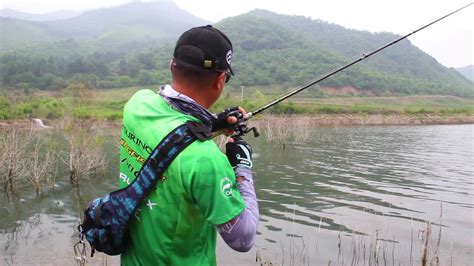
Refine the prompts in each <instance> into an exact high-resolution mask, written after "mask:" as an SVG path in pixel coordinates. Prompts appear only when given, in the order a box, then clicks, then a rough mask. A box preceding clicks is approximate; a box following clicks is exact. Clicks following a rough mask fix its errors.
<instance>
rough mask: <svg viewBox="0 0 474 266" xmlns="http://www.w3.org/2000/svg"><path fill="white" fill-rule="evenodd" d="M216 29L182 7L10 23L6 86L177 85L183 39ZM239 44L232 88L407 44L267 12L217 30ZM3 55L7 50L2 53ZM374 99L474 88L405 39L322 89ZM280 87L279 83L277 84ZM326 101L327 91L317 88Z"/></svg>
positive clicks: (311, 74) (3, 22)
mask: <svg viewBox="0 0 474 266" xmlns="http://www.w3.org/2000/svg"><path fill="white" fill-rule="evenodd" d="M203 24H208V22H207V21H205V20H202V19H200V18H198V17H195V16H193V15H192V14H190V13H188V12H186V11H184V10H182V9H180V8H179V7H178V6H177V5H176V4H174V3H173V2H135V3H128V4H125V5H122V6H118V7H112V8H104V9H98V10H92V11H89V12H85V13H83V14H80V15H78V16H76V17H74V18H69V19H64V20H59V21H44V22H32V21H25V20H18V19H11V18H2V19H0V28H1V30H2V37H3V39H2V42H1V47H0V82H1V83H0V86H2V87H8V88H14V89H15V88H38V89H60V88H63V87H64V86H65V85H67V84H69V83H73V82H82V83H87V84H89V85H90V86H92V87H96V88H114V87H125V86H132V85H153V84H158V83H164V82H166V81H168V78H169V71H168V63H169V60H170V57H171V56H172V49H173V45H174V43H175V41H176V39H177V38H178V36H179V35H180V34H181V33H182V32H183V31H185V30H187V29H189V28H190V27H193V26H197V25H203ZM215 25H216V27H218V28H220V29H222V30H223V31H224V32H226V33H227V35H228V36H229V37H230V39H231V40H232V41H233V44H234V55H233V63H234V64H233V69H234V71H235V72H236V76H235V77H233V78H232V81H231V83H230V85H232V86H237V87H239V86H259V87H265V86H266V87H270V86H269V85H277V86H279V87H282V88H291V87H294V86H299V85H302V84H304V83H306V82H307V81H310V80H313V79H315V78H317V77H319V76H321V75H323V74H325V73H327V72H328V71H331V70H334V69H336V68H338V67H341V66H343V65H345V64H347V63H349V62H352V61H354V60H356V59H358V58H360V57H361V56H362V54H363V53H367V52H370V51H372V50H374V49H376V48H379V47H381V46H382V45H385V44H387V43H389V42H391V41H393V40H395V39H397V38H399V37H400V36H399V35H395V34H392V33H388V32H381V33H370V32H366V31H357V30H351V29H346V28H344V27H342V26H339V25H336V24H331V23H329V22H325V21H321V20H313V19H309V18H305V17H301V16H287V15H280V14H276V13H273V12H269V11H266V10H253V11H251V12H248V13H246V14H242V15H239V16H235V17H230V18H226V19H223V20H222V21H220V22H219V23H216V24H215ZM2 50H3V52H2ZM318 85H319V86H320V87H331V88H343V87H352V88H354V89H356V90H358V91H361V92H363V94H367V95H392V94H403V95H410V94H443V95H456V96H466V97H474V92H473V90H472V82H471V81H469V80H468V79H466V78H465V77H464V76H462V75H461V74H460V73H458V72H457V71H456V70H454V69H450V68H446V67H444V66H442V65H441V64H439V63H438V62H437V61H436V60H435V59H434V58H433V57H431V56H429V55H428V54H426V53H424V52H423V51H421V50H420V49H418V48H417V47H416V46H414V45H413V44H411V43H410V41H408V40H403V41H401V42H399V43H397V44H395V45H393V46H391V47H389V48H387V49H386V50H384V51H382V52H380V53H377V54H375V55H373V56H371V57H370V58H367V59H366V60H364V61H362V62H360V63H358V64H356V65H353V66H352V67H350V68H348V69H346V70H344V71H341V72H340V73H338V74H336V75H334V76H333V77H331V78H328V79H326V80H324V81H322V82H320V83H318ZM273 87H274V86H273ZM305 93H308V95H309V94H311V93H312V94H311V95H309V96H318V95H319V96H322V94H321V91H320V90H317V89H315V90H307V91H306V92H305Z"/></svg>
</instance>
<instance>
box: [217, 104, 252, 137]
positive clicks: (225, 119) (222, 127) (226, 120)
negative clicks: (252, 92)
mask: <svg viewBox="0 0 474 266" xmlns="http://www.w3.org/2000/svg"><path fill="white" fill-rule="evenodd" d="M246 114H247V112H246V111H245V109H244V108H242V107H240V106H238V107H237V106H236V107H232V108H227V109H225V110H224V111H222V112H220V113H218V114H217V119H216V120H215V121H214V123H213V124H212V132H218V131H222V132H223V133H224V134H225V135H226V136H230V135H232V134H234V132H235V124H236V123H237V122H238V121H239V120H240V119H244V117H245V115H246ZM219 133H220V132H219ZM217 135H219V134H217Z"/></svg>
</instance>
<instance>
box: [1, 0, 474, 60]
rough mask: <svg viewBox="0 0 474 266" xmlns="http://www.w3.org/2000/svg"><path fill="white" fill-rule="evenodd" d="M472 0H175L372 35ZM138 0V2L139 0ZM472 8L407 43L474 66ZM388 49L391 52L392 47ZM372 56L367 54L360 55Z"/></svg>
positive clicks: (78, 3)
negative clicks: (314, 21) (291, 17)
mask: <svg viewBox="0 0 474 266" xmlns="http://www.w3.org/2000/svg"><path fill="white" fill-rule="evenodd" d="M471 1H472V0H449V1H447V0H440V1H437V0H357V1H355V0H329V1H311V0H291V1H283V0H240V1H222V0H175V1H174V2H175V3H177V4H178V5H179V6H180V7H181V8H183V9H184V10H186V11H188V12H190V13H192V14H194V15H196V16H198V17H200V18H203V19H206V20H210V21H213V22H217V21H219V20H220V19H223V18H225V17H229V16H235V15H239V14H242V13H246V12H248V11H250V10H253V9H255V8H262V9H266V10H270V11H274V12H277V13H280V14H288V15H303V16H307V17H311V18H313V19H322V20H325V21H328V22H331V23H336V24H339V25H342V26H344V27H346V28H352V29H358V30H368V31H371V32H377V31H389V32H393V33H397V34H400V35H405V34H408V33H409V32H412V31H413V30H415V29H417V28H419V27H421V26H424V25H425V24H427V23H429V22H431V21H433V20H435V19H437V18H439V17H442V16H444V15H445V14H447V13H449V12H451V11H454V10H455V9H457V8H459V7H462V6H464V5H466V4H469V3H470V2H471ZM126 2H133V1H130V0H100V1H99V0H67V1H65V0H0V8H11V9H15V10H18V11H24V12H29V13H47V12H51V11H56V10H62V9H69V10H77V11H83V10H88V9H95V8H100V7H108V6H115V5H120V4H123V3H126ZM135 2H137V1H135ZM473 18H474V5H471V6H470V7H468V8H467V9H465V10H463V11H461V12H460V13H457V14H455V15H453V16H451V17H448V18H447V19H445V20H442V21H440V22H438V23H436V24H434V25H433V26H431V27H429V28H427V29H425V30H423V31H420V32H418V33H416V34H415V35H413V36H411V37H410V38H409V39H410V41H412V43H413V44H414V45H416V46H418V47H419V48H420V49H422V50H423V51H425V52H426V53H428V54H430V55H432V56H433V57H434V58H436V59H437V60H438V62H440V63H441V64H443V65H445V66H448V67H462V66H466V65H472V64H473V61H474V60H473V59H474V57H473V50H474V40H473V39H474V37H473V28H474V26H473V25H474V19H473ZM389 49H390V48H389ZM362 52H368V51H361V53H362Z"/></svg>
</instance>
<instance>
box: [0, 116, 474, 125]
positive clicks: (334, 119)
mask: <svg viewBox="0 0 474 266" xmlns="http://www.w3.org/2000/svg"><path fill="white" fill-rule="evenodd" d="M287 119H290V120H292V121H294V120H299V121H301V122H303V123H304V124H305V125H307V126H308V125H309V126H377V125H387V126H388V125H450V124H474V115H472V114H449V115H439V114H308V115H305V114H298V115H262V116H257V117H256V118H255V119H253V120H251V121H250V123H251V124H255V125H257V126H258V125H259V124H261V123H265V121H266V120H271V121H278V120H287ZM81 120H82V121H84V122H90V123H95V124H96V125H97V126H100V127H120V126H121V124H122V120H121V119H116V120H112V121H110V120H107V119H81ZM43 122H44V124H45V125H48V126H51V128H61V126H60V124H61V119H55V120H47V119H43ZM29 125H30V121H28V120H27V119H22V120H0V127H17V128H26V127H29Z"/></svg>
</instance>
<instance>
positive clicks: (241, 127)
mask: <svg viewBox="0 0 474 266" xmlns="http://www.w3.org/2000/svg"><path fill="white" fill-rule="evenodd" d="M472 4H473V2H471V3H469V4H467V5H465V6H463V7H461V8H459V9H456V10H455V11H453V12H451V13H449V14H447V15H445V16H443V17H441V18H439V19H437V20H434V21H432V22H430V23H428V24H426V25H425V26H423V27H421V28H419V29H416V30H414V31H412V32H410V33H409V34H407V35H405V36H402V37H400V38H398V39H396V40H394V41H392V42H390V43H388V44H386V45H384V46H382V47H380V48H378V49H375V50H374V51H372V52H369V53H367V54H365V53H364V54H362V56H361V57H360V58H358V59H356V60H354V61H352V62H350V63H348V64H346V65H344V66H341V67H339V68H336V69H334V70H332V71H330V72H328V73H326V74H324V75H322V76H320V77H319V78H316V79H313V80H311V81H309V82H307V83H306V84H304V85H302V86H300V87H299V88H297V89H296V90H294V91H292V92H290V93H288V94H286V95H283V96H280V97H279V98H277V99H275V100H273V101H272V102H270V103H268V104H266V105H264V106H262V107H260V108H258V109H257V110H255V111H253V112H249V113H247V114H246V115H245V116H244V115H243V114H242V113H241V112H240V111H239V110H238V109H237V110H234V112H235V113H232V115H233V116H234V117H236V118H237V123H236V124H235V127H233V128H232V129H233V130H234V131H235V132H236V133H235V134H234V135H235V136H243V135H245V134H247V133H249V132H250V131H253V132H254V135H255V137H258V132H257V130H256V128H254V127H252V128H250V129H248V128H247V125H246V122H247V120H249V119H250V118H252V117H254V116H255V115H257V114H259V113H261V112H263V111H265V110H267V109H268V108H270V107H272V106H274V105H275V104H277V103H279V102H281V101H283V100H285V99H287V98H289V97H291V96H293V95H295V94H297V93H299V92H301V91H303V90H305V89H307V88H309V87H311V86H313V85H315V84H316V83H318V82H320V81H323V80H325V79H327V78H329V77H331V76H333V75H334V74H336V73H338V72H340V71H342V70H344V69H346V68H348V67H350V66H352V65H354V64H357V63H359V62H360V61H362V60H364V59H366V58H368V57H369V56H372V55H374V54H376V53H378V52H380V51H382V50H384V49H386V48H388V47H390V46H392V45H394V44H396V43H398V42H399V41H401V40H403V39H406V38H408V37H409V36H411V35H413V34H415V33H417V32H419V31H421V30H423V29H425V28H427V27H429V26H431V25H433V24H435V23H436V22H438V21H440V20H443V19H445V18H447V17H449V16H451V15H453V14H455V13H457V12H459V11H461V10H463V9H465V8H467V7H469V6H471V5H472ZM237 113H238V115H237ZM229 114H230V113H229Z"/></svg>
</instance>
